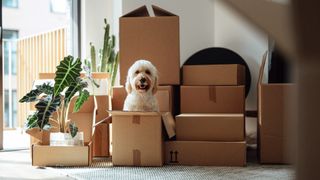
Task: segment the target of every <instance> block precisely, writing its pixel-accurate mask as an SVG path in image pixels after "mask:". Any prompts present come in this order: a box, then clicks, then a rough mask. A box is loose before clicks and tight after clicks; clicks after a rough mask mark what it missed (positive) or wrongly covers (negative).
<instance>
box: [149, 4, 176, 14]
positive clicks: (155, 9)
mask: <svg viewBox="0 0 320 180" xmlns="http://www.w3.org/2000/svg"><path fill="white" fill-rule="evenodd" d="M152 10H153V12H154V15H155V16H177V15H175V14H173V13H171V12H169V11H166V10H164V9H162V8H160V7H158V6H155V5H152Z"/></svg>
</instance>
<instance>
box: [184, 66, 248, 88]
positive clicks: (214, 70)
mask: <svg viewBox="0 0 320 180" xmlns="http://www.w3.org/2000/svg"><path fill="white" fill-rule="evenodd" d="M182 79H183V81H182V82H183V85H244V84H245V67H244V66H243V65H240V64H218V65H184V66H183V67H182Z"/></svg>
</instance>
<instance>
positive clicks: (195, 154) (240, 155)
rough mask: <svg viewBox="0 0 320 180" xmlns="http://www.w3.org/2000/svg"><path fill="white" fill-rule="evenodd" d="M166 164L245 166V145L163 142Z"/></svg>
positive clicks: (235, 143) (233, 143)
mask: <svg viewBox="0 0 320 180" xmlns="http://www.w3.org/2000/svg"><path fill="white" fill-rule="evenodd" d="M165 159H166V161H165V162H166V164H175V165H191V166H197V165H199V166H245V165H246V143H245V142H244V141H242V142H210V141H167V142H165Z"/></svg>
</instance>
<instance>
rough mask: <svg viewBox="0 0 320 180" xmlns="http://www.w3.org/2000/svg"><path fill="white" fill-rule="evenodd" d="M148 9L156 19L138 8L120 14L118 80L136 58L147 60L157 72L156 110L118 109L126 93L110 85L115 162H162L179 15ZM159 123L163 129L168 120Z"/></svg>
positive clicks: (175, 77) (174, 78)
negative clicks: (112, 88)
mask: <svg viewBox="0 0 320 180" xmlns="http://www.w3.org/2000/svg"><path fill="white" fill-rule="evenodd" d="M151 9H152V10H153V12H154V15H155V17H151V16H150V15H149V13H148V10H147V8H146V6H142V7H140V8H138V9H136V10H133V11H131V12H129V13H127V14H126V15H124V16H122V17H121V18H120V29H119V30H120V39H119V41H120V84H122V85H124V84H125V81H126V77H127V72H128V69H129V67H130V66H131V65H132V64H133V63H134V62H135V61H136V60H139V59H145V60H149V61H151V63H152V64H153V65H154V66H155V67H156V68H157V70H158V75H159V81H158V82H159V85H160V86H159V87H158V91H157V93H156V95H155V96H156V97H157V100H158V104H159V108H160V112H161V113H158V112H123V111H122V109H123V103H124V100H125V98H126V96H127V92H126V91H125V88H124V87H118V88H114V91H113V99H112V112H111V114H112V128H113V129H112V162H113V164H114V165H127V166H161V165H162V164H163V162H164V152H163V134H162V121H163V120H168V119H170V116H168V114H167V112H169V113H173V114H175V111H176V109H175V108H174V107H175V101H174V89H175V88H174V85H179V84H180V74H179V71H180V57H179V56H180V51H179V42H180V41H179V17H178V16H176V15H174V14H172V13H170V12H168V11H166V10H163V9H161V8H159V7H156V6H152V8H151ZM164 27H165V28H164ZM117 110H118V111H117ZM119 110H120V111H119ZM171 119H172V118H171ZM164 122H165V123H164V125H165V127H166V129H167V131H168V128H167V127H168V126H167V125H168V124H170V123H168V122H167V121H164ZM168 132H171V133H172V129H171V130H170V131H168ZM169 134H170V133H169ZM170 136H172V134H171V135H169V137H170Z"/></svg>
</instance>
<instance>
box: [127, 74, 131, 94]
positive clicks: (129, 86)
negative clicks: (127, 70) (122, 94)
mask: <svg viewBox="0 0 320 180" xmlns="http://www.w3.org/2000/svg"><path fill="white" fill-rule="evenodd" d="M126 90H127V93H128V94H130V93H131V91H132V87H131V83H130V78H129V76H127V82H126Z"/></svg>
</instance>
